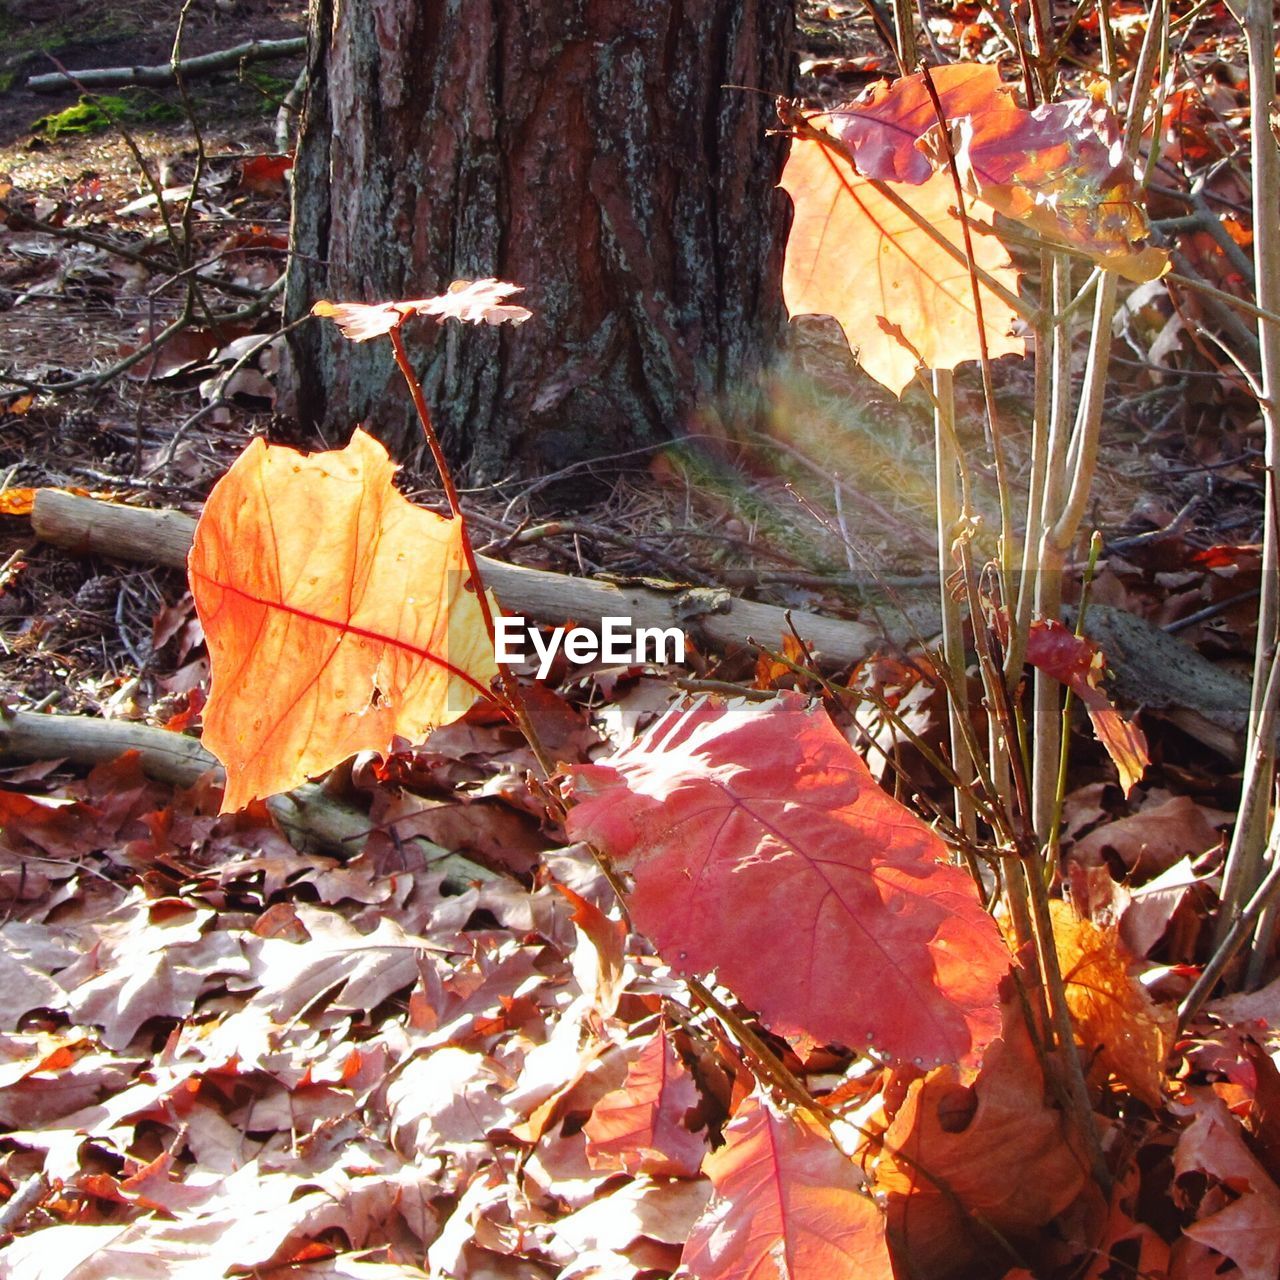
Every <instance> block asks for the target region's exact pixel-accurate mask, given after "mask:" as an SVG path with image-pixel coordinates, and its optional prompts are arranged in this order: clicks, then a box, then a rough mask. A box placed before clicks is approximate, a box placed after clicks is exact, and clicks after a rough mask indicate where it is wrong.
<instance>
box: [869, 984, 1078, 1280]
mask: <svg viewBox="0 0 1280 1280" xmlns="http://www.w3.org/2000/svg"><path fill="white" fill-rule="evenodd" d="M885 1139H886V1142H887V1144H888V1146H887V1148H886V1152H885V1154H884V1155H883V1156H881V1157H880V1159H879V1161H878V1163H877V1165H876V1170H875V1174H876V1185H877V1187H878V1188H879V1189H880V1190H882V1191H884V1192H887V1193H888V1197H889V1200H888V1219H889V1239H890V1241H891V1242H892V1244H893V1246H894V1251H895V1256H898V1257H900V1258H901V1259H902V1260H903V1261H904V1262H907V1261H908V1260H909V1264H910V1266H911V1268H912V1274H913V1275H918V1276H920V1277H932V1276H943V1275H953V1274H956V1273H957V1271H959V1272H963V1270H964V1267H965V1266H966V1260H969V1261H972V1260H976V1259H977V1258H979V1257H986V1256H987V1255H989V1254H990V1252H991V1250H992V1249H993V1248H994V1247H995V1246H994V1245H993V1243H992V1241H991V1240H990V1238H989V1237H988V1236H986V1235H985V1233H984V1232H983V1231H982V1228H981V1227H980V1226H979V1225H977V1224H976V1223H975V1222H974V1220H973V1219H972V1218H970V1216H969V1215H970V1214H974V1215H981V1217H982V1218H983V1219H985V1220H986V1221H987V1222H989V1223H990V1224H991V1225H992V1226H993V1227H995V1228H996V1230H997V1231H999V1232H1000V1233H1001V1234H1003V1235H1004V1236H1006V1237H1007V1238H1018V1237H1023V1236H1030V1235H1032V1234H1033V1233H1034V1232H1036V1231H1037V1230H1038V1229H1039V1228H1041V1227H1043V1226H1044V1225H1045V1224H1046V1223H1048V1222H1050V1221H1052V1219H1053V1218H1055V1217H1056V1216H1057V1215H1058V1214H1059V1213H1061V1212H1062V1211H1063V1210H1064V1209H1065V1208H1066V1207H1067V1206H1068V1205H1069V1204H1070V1203H1071V1202H1072V1201H1073V1200H1074V1199H1075V1198H1076V1196H1077V1195H1078V1194H1079V1192H1080V1190H1081V1188H1082V1187H1084V1185H1085V1183H1086V1181H1087V1179H1086V1173H1085V1164H1084V1159H1083V1157H1082V1156H1081V1155H1079V1154H1078V1153H1077V1152H1076V1151H1075V1149H1074V1148H1073V1146H1072V1144H1071V1142H1070V1140H1069V1138H1068V1135H1067V1130H1066V1126H1065V1123H1064V1121H1063V1118H1062V1116H1061V1114H1060V1113H1059V1112H1058V1111H1057V1110H1055V1109H1054V1108H1053V1107H1051V1106H1050V1105H1048V1104H1047V1103H1046V1101H1045V1083H1044V1077H1043V1075H1042V1073H1041V1070H1040V1064H1039V1061H1038V1060H1037V1058H1036V1054H1035V1050H1034V1048H1033V1047H1032V1044H1031V1040H1030V1037H1029V1036H1028V1034H1027V1030H1026V1027H1025V1025H1024V1024H1023V1021H1022V1012H1021V1009H1020V1007H1018V1006H1016V1004H1014V1003H1012V1002H1011V1003H1010V1004H1009V1005H1008V1006H1006V1010H1005V1027H1004V1035H1003V1036H1002V1037H1001V1039H999V1040H997V1041H996V1042H995V1043H994V1044H992V1045H991V1047H990V1048H989V1049H988V1050H987V1055H986V1059H985V1060H984V1062H983V1064H982V1070H981V1071H980V1072H979V1073H978V1076H977V1078H976V1079H975V1080H974V1082H973V1084H972V1085H971V1086H968V1087H966V1086H965V1085H963V1084H962V1083H961V1081H960V1078H959V1076H958V1075H957V1074H956V1072H955V1070H954V1068H952V1067H950V1066H944V1067H939V1068H937V1069H936V1070H934V1071H930V1072H929V1074H928V1075H927V1076H925V1077H924V1078H923V1079H916V1080H913V1081H912V1082H911V1083H910V1085H909V1086H908V1088H907V1094H906V1099H905V1101H904V1102H903V1103H902V1105H901V1107H899V1109H898V1111H897V1113H896V1115H895V1116H894V1118H893V1122H892V1123H891V1124H890V1126H889V1129H888V1131H887V1132H886V1134H885ZM898 1152H900V1153H902V1157H901V1158H900V1157H899V1156H897V1155H896V1154H895V1153H898ZM993 1154H998V1158H994V1159H993ZM925 1171H927V1172H928V1173H929V1174H933V1175H935V1176H936V1177H938V1178H940V1179H942V1181H943V1182H944V1183H945V1184H946V1185H947V1187H948V1188H949V1189H950V1191H951V1192H952V1193H953V1194H954V1196H955V1198H956V1199H955V1201H953V1200H951V1199H950V1198H949V1197H947V1196H944V1195H943V1194H942V1193H941V1191H940V1190H939V1189H938V1187H937V1186H936V1184H934V1183H933V1182H931V1181H930V1180H929V1178H928V1177H927V1176H926V1172H925Z"/></svg>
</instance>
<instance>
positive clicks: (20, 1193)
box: [0, 1173, 49, 1237]
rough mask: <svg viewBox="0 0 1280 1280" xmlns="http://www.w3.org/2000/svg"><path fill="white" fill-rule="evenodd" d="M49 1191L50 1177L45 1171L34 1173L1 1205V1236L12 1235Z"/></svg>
mask: <svg viewBox="0 0 1280 1280" xmlns="http://www.w3.org/2000/svg"><path fill="white" fill-rule="evenodd" d="M48 1193H49V1179H48V1178H47V1177H46V1176H45V1175H44V1174H43V1173H33V1174H32V1175H31V1177H29V1178H28V1179H27V1180H26V1181H25V1182H24V1183H23V1184H22V1185H21V1186H20V1187H18V1188H17V1190H16V1191H14V1193H13V1195H11V1196H10V1197H9V1198H8V1200H6V1201H5V1202H4V1205H3V1207H0V1237H2V1236H9V1235H12V1234H13V1233H14V1232H15V1230H16V1229H17V1228H18V1227H20V1226H21V1225H22V1220H23V1218H25V1217H26V1216H27V1214H29V1213H30V1212H31V1210H32V1209H34V1208H35V1207H36V1205H38V1204H39V1203H40V1201H41V1200H43V1199H44V1198H45V1196H46V1195H47V1194H48Z"/></svg>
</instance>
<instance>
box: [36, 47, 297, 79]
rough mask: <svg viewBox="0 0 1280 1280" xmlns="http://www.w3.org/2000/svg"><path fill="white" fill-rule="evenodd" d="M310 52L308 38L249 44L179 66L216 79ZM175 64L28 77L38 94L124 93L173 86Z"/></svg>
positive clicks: (185, 73) (186, 76)
mask: <svg viewBox="0 0 1280 1280" xmlns="http://www.w3.org/2000/svg"><path fill="white" fill-rule="evenodd" d="M306 51H307V38H306V36H295V37H292V38H290V39H288V40H249V41H247V42H246V43H244V44H238V45H236V46H235V47H234V48H232V49H220V50H218V52H216V53H201V54H198V55H197V56H195V57H193V58H183V59H182V61H181V62H179V63H178V69H179V70H180V71H181V72H182V76H183V79H185V80H190V79H193V78H194V77H196V76H208V75H213V73H214V72H216V71H230V70H232V69H233V68H235V67H239V66H243V65H244V64H245V63H246V62H267V61H270V60H271V59H273V58H291V57H295V56H296V55H298V54H302V53H305V52H306ZM173 82H174V75H173V64H172V63H171V62H163V63H160V64H159V65H157V66H150V67H89V68H86V69H85V70H84V71H71V72H69V73H63V72H61V71H49V72H45V73H43V74H41V75H38V76H28V77H27V88H28V89H32V90H34V91H35V92H36V93H57V92H58V91H59V90H61V89H75V88H81V87H82V88H85V89H122V88H124V87H126V86H128V85H135V84H138V85H152V86H157V87H163V86H164V85H169V84H173Z"/></svg>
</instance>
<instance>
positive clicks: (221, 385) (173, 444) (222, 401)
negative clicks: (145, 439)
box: [133, 312, 315, 479]
mask: <svg viewBox="0 0 1280 1280" xmlns="http://www.w3.org/2000/svg"><path fill="white" fill-rule="evenodd" d="M314 318H315V317H314V316H312V315H311V314H310V312H308V313H307V314H306V315H303V316H299V317H298V318H297V319H296V320H291V321H290V322H289V323H288V324H285V325H281V326H280V328H278V329H276V330H275V332H274V333H264V334H263V335H262V338H261V339H260V341H258V342H253V343H250V344H249V346H248V347H246V348H245V351H244V354H243V355H241V356H240V358H239V359H238V360H237V361H236V362H235V364H233V365H232V366H231V367H230V368H229V369H228V370H227V371H226V373H223V374H221V375H219V377H218V380H217V383H218V394H217V395H216V396H215V397H214V398H213V399H212V400H211V401H209V403H208V404H206V405H202V406H201V407H200V408H199V409H197V410H196V411H195V413H193V414H192V415H191V416H190V417H189V418H187V419H186V421H184V422H182V423H181V424H179V426H178V429H177V430H176V431H175V432H174V433H173V438H172V439H171V440H170V441H169V448H168V449H167V450H166V451H165V455H164V457H163V458H161V459H160V461H159V462H157V463H156V465H155V466H154V467H152V468H151V469H150V470H149V471H148V472H146V475H145V476H144V477H143V478H144V479H146V478H147V477H150V476H153V475H155V473H156V472H157V471H159V470H160V468H161V467H167V466H170V465H171V464H172V463H173V460H174V458H175V457H176V455H177V452H178V445H179V444H181V443H182V441H183V439H184V437H185V436H186V434H187V432H188V431H190V430H191V428H192V427H194V426H195V425H196V423H198V422H200V421H201V420H202V419H204V418H206V417H208V416H209V414H211V413H213V412H214V410H216V409H221V408H224V407H226V406H227V405H228V404H230V403H231V401H229V400H228V399H227V396H226V391H227V387H228V386H229V385H230V383H231V380H232V378H234V377H235V376H236V374H237V373H239V372H240V370H241V369H243V368H244V367H245V365H247V364H248V363H249V361H250V360H252V359H253V358H254V357H255V356H257V354H258V353H259V352H260V351H261V350H262V349H263V348H264V347H268V346H270V345H271V343H273V342H274V341H275V340H276V339H277V338H281V337H283V336H284V335H285V334H287V333H292V332H293V331H294V330H295V329H297V328H300V327H301V326H302V325H304V324H306V322H307V321H308V320H313V319H314ZM140 462H141V459H140V458H137V457H135V459H134V467H133V470H134V472H135V474H136V473H137V471H138V467H139V465H140Z"/></svg>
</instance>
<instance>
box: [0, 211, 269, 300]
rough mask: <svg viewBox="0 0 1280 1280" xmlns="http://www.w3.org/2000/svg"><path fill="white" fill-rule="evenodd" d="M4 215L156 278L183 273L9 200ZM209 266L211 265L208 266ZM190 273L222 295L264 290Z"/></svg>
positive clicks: (17, 224) (199, 270) (19, 224)
mask: <svg viewBox="0 0 1280 1280" xmlns="http://www.w3.org/2000/svg"><path fill="white" fill-rule="evenodd" d="M0 213H3V214H4V216H5V219H6V220H7V221H8V222H9V224H10V225H11V226H14V227H16V228H18V229H26V230H29V231H39V232H40V233H41V234H42V235H47V236H56V237H57V238H58V239H60V240H67V241H70V242H72V243H76V244H87V245H89V246H91V247H92V248H94V249H101V250H102V251H103V253H109V254H111V256H112V257H114V258H119V259H120V260H121V261H122V262H132V263H134V264H136V265H137V266H140V267H145V268H146V269H147V270H148V271H150V272H151V273H152V274H153V275H157V274H159V273H160V272H166V273H168V274H170V275H172V274H174V273H175V271H176V272H177V273H178V274H181V271H182V269H181V268H180V267H178V266H177V264H175V263H171V262H160V261H157V259H155V258H153V257H152V256H151V255H150V254H149V253H146V252H144V251H143V250H141V249H131V248H130V247H129V246H128V245H123V244H120V243H119V241H117V240H112V239H111V238H110V237H108V236H100V235H98V234H97V233H96V232H93V231H87V230H85V228H83V227H74V226H69V227H59V226H55V225H54V224H53V223H52V222H46V221H45V220H44V219H43V218H36V217H33V216H32V215H31V214H29V213H24V212H23V211H22V210H21V209H17V208H15V207H14V206H13V205H12V204H10V203H9V202H8V201H7V200H0ZM223 256H224V255H222V254H219V255H218V257H217V258H213V259H211V261H214V262H216V261H217V260H218V258H220V257H223ZM205 265H206V266H207V263H206V264H205ZM186 270H187V271H192V270H194V271H196V273H197V279H198V280H199V281H200V283H201V284H207V285H209V286H210V287H211V288H214V289H217V290H219V291H220V292H221V293H228V294H231V295H233V296H234V297H238V298H259V297H261V296H262V290H261V289H255V288H253V287H252V286H250V285H247V284H237V283H236V282H235V281H234V280H223V279H220V278H219V277H218V276H211V275H206V274H205V273H204V270H205V269H204V267H196V268H192V267H188V268H186Z"/></svg>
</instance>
